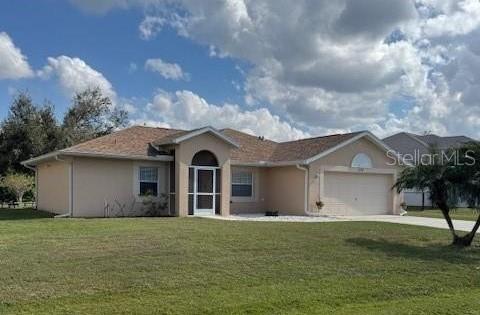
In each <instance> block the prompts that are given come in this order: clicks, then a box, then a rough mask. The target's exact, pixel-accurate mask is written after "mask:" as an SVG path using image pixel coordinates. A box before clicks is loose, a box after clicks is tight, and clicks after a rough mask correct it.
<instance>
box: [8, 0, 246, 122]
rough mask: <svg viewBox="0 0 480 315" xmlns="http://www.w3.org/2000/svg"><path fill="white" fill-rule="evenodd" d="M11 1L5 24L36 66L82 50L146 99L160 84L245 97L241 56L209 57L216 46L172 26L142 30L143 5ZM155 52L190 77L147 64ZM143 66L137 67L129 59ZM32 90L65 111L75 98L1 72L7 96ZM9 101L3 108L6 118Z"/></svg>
mask: <svg viewBox="0 0 480 315" xmlns="http://www.w3.org/2000/svg"><path fill="white" fill-rule="evenodd" d="M21 2H22V5H19V4H18V2H14V1H5V2H3V3H2V4H1V10H0V31H3V32H6V33H7V34H9V35H10V36H11V37H12V38H13V39H14V42H15V45H16V46H17V47H20V48H21V50H22V53H23V54H24V55H26V56H27V57H28V62H29V63H30V65H31V67H32V68H33V69H41V68H42V67H43V66H44V65H45V63H46V60H47V58H48V57H52V56H53V57H56V56H60V55H66V56H75V57H78V58H80V59H82V60H84V61H85V62H86V63H87V64H88V65H90V66H91V67H92V68H94V69H96V70H98V71H99V72H101V73H102V74H103V75H104V76H105V77H106V78H107V79H108V80H109V81H110V82H111V83H112V85H113V86H114V87H115V89H116V90H117V93H118V94H119V95H121V96H122V97H125V98H137V99H138V101H137V102H138V103H144V102H146V101H147V100H148V99H150V98H151V96H152V94H153V93H154V91H155V90H156V89H157V88H161V89H165V90H178V89H188V90H191V91H195V92H197V93H200V92H201V94H202V96H204V97H205V98H208V99H209V100H210V101H212V102H225V101H226V102H233V103H237V102H242V99H243V96H242V93H240V92H239V91H237V90H236V89H235V87H234V85H233V84H232V81H236V82H241V81H243V78H242V75H241V73H240V72H239V71H238V70H237V69H236V68H235V66H236V65H242V62H239V61H238V60H234V59H230V58H224V59H213V58H211V57H209V48H208V46H205V45H199V44H197V43H194V42H192V41H190V40H188V39H185V38H182V37H180V36H177V34H176V32H175V31H173V30H171V29H166V30H165V31H163V32H161V33H160V34H158V36H157V38H156V39H155V40H154V41H153V40H152V41H145V40H142V39H141V38H140V37H139V31H138V28H137V25H138V24H139V23H140V22H141V21H142V18H143V15H142V12H141V10H140V9H138V10H131V11H114V12H111V13H109V14H106V15H91V14H87V13H85V12H82V11H81V10H78V9H76V8H75V7H74V6H72V5H71V4H70V3H69V2H66V1H21ZM148 58H161V59H162V60H164V61H166V62H168V61H172V62H175V63H179V64H181V65H182V69H184V70H185V71H186V72H188V73H190V75H191V79H190V80H189V81H173V80H167V79H164V78H163V77H161V76H159V75H157V74H155V73H151V72H147V71H144V69H143V65H144V63H145V60H146V59H148ZM131 63H135V64H136V65H137V71H134V72H132V71H131V70H130V64H131ZM25 89H26V90H28V91H29V92H30V93H31V95H32V97H33V98H34V99H35V100H36V101H38V102H42V101H43V100H44V99H48V100H50V101H51V102H52V103H53V104H54V105H55V107H56V111H57V113H58V117H61V115H62V113H63V111H65V108H66V107H68V106H69V101H70V97H69V96H68V95H66V94H65V93H63V92H62V90H61V89H59V88H58V86H57V85H56V84H55V83H53V82H51V81H44V80H38V79H27V80H1V81H0V90H1V91H2V93H0V103H1V104H9V103H10V101H11V99H12V95H11V92H12V91H16V90H25ZM6 114H7V107H6V106H3V105H2V107H1V110H0V118H3V117H5V115H6Z"/></svg>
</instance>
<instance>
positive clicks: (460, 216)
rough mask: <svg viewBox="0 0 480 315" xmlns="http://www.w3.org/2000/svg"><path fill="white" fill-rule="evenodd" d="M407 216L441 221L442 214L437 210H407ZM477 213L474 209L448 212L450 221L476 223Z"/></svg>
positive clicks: (459, 209)
mask: <svg viewBox="0 0 480 315" xmlns="http://www.w3.org/2000/svg"><path fill="white" fill-rule="evenodd" d="M407 213H408V214H407V215H409V216H414V217H426V218H439V219H443V214H442V212H440V210H438V209H427V210H423V211H422V210H419V209H412V210H410V209H408V210H407ZM478 214H479V212H478V211H477V210H475V209H469V208H458V209H452V210H451V211H450V216H451V218H452V220H466V221H476V220H477V218H478Z"/></svg>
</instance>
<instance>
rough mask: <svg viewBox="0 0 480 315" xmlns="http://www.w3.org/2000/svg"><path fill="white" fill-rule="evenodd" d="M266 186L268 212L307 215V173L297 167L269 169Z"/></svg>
mask: <svg viewBox="0 0 480 315" xmlns="http://www.w3.org/2000/svg"><path fill="white" fill-rule="evenodd" d="M266 185H267V200H268V202H267V204H268V210H273V211H279V212H280V214H288V215H305V211H304V201H305V171H302V170H300V169H298V168H297V167H296V166H284V167H272V168H269V170H268V175H267V184H266Z"/></svg>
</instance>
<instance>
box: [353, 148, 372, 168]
mask: <svg viewBox="0 0 480 315" xmlns="http://www.w3.org/2000/svg"><path fill="white" fill-rule="evenodd" d="M359 157H362V158H363V157H366V158H367V159H368V162H369V166H363V165H362V166H356V165H354V163H355V162H356V161H355V160H357V159H358V158H359ZM350 167H351V168H360V169H371V168H373V160H372V158H371V157H370V155H368V154H367V153H364V152H360V153H357V154H355V156H354V157H353V159H352V162H351V163H350Z"/></svg>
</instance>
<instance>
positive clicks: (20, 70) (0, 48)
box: [0, 32, 33, 80]
mask: <svg viewBox="0 0 480 315" xmlns="http://www.w3.org/2000/svg"><path fill="white" fill-rule="evenodd" d="M31 76H33V71H32V69H31V68H30V65H29V64H28V61H27V57H25V56H24V55H23V54H22V52H21V51H20V49H19V48H18V47H16V46H15V45H14V43H13V41H12V39H11V38H10V36H8V34H7V33H5V32H0V80H1V79H21V78H28V77H31Z"/></svg>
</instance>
